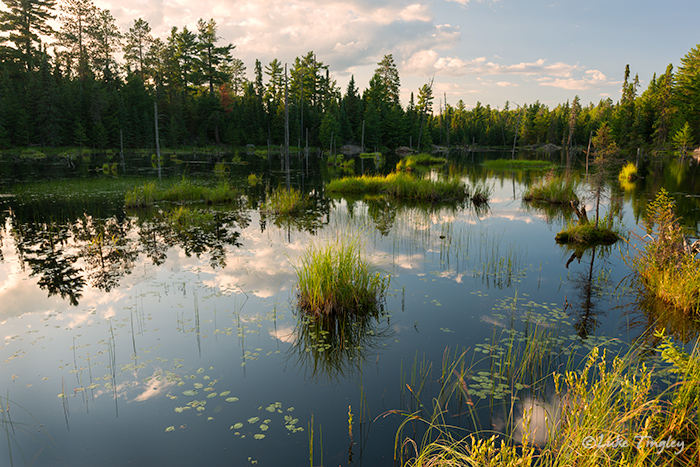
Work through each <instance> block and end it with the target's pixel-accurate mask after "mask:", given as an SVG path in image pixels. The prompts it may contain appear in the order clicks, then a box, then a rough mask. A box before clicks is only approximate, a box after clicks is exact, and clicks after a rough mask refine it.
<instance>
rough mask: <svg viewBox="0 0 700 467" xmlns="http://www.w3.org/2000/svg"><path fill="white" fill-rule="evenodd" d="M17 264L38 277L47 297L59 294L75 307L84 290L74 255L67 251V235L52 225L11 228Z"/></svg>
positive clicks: (32, 275) (64, 230) (76, 256)
mask: <svg viewBox="0 0 700 467" xmlns="http://www.w3.org/2000/svg"><path fill="white" fill-rule="evenodd" d="M12 235H13V237H14V240H15V245H16V249H17V256H18V258H19V260H20V264H22V266H23V267H24V266H25V265H27V266H29V268H30V269H31V273H30V276H31V277H34V276H39V281H38V284H39V287H40V288H42V289H43V290H46V291H47V292H48V294H49V297H51V296H53V295H59V296H60V297H61V298H63V299H68V300H69V302H70V304H71V305H73V306H77V305H78V301H79V299H80V297H81V296H82V290H83V288H84V287H85V279H84V278H83V276H82V273H81V270H80V269H79V268H76V267H75V263H76V261H77V260H78V255H76V254H73V253H71V252H70V248H69V237H70V235H69V232H68V231H67V230H66V229H61V228H59V227H58V226H57V225H56V224H55V223H47V224H29V225H19V226H17V227H16V228H14V229H13V231H12Z"/></svg>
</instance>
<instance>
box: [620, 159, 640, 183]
mask: <svg viewBox="0 0 700 467" xmlns="http://www.w3.org/2000/svg"><path fill="white" fill-rule="evenodd" d="M617 178H618V180H620V182H633V181H635V180H636V179H637V178H638V175H637V166H636V165H634V162H628V163H627V164H625V165H624V166H623V167H622V168H621V169H620V173H619V174H618V175H617Z"/></svg>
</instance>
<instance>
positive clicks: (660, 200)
mask: <svg viewBox="0 0 700 467" xmlns="http://www.w3.org/2000/svg"><path fill="white" fill-rule="evenodd" d="M644 222H645V227H646V235H645V236H644V240H645V242H646V243H645V244H644V247H643V249H641V250H638V251H637V254H636V255H635V256H634V258H632V259H631V261H628V263H630V264H631V267H632V269H633V271H634V272H635V274H636V277H637V280H638V282H639V283H640V285H641V286H642V287H644V288H645V289H646V290H647V291H648V292H649V293H650V294H651V295H653V296H656V297H658V299H660V300H661V301H663V302H665V303H667V304H668V305H670V306H672V307H673V308H675V309H676V310H678V311H680V312H682V313H686V314H692V315H694V316H696V317H697V314H698V313H700V260H699V259H698V258H697V248H696V247H694V246H692V245H689V244H688V240H687V238H686V236H685V235H684V233H683V229H682V227H681V226H680V224H679V222H678V219H677V218H676V214H675V201H674V200H673V199H672V198H671V197H670V195H669V194H668V192H667V191H666V190H664V189H663V188H662V189H661V190H659V193H658V194H657V195H656V198H655V199H654V201H653V202H651V203H650V204H649V206H648V207H647V215H646V217H645V220H644Z"/></svg>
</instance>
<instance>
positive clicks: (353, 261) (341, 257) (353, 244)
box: [294, 236, 389, 316]
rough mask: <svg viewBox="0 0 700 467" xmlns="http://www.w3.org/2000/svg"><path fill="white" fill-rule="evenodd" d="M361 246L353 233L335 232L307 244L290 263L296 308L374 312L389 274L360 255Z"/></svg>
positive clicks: (309, 311) (319, 311) (324, 312)
mask: <svg viewBox="0 0 700 467" xmlns="http://www.w3.org/2000/svg"><path fill="white" fill-rule="evenodd" d="M362 246H363V245H362V243H361V242H360V240H358V238H357V237H355V238H347V237H340V236H337V237H336V238H335V240H330V241H329V242H327V243H325V244H323V245H314V244H312V245H310V246H309V247H308V248H307V250H306V251H305V252H304V254H303V255H302V257H301V259H300V260H299V263H298V264H295V265H294V269H295V271H296V275H297V306H298V307H299V309H300V310H302V311H303V312H304V313H305V314H309V315H314V316H320V315H336V316H342V315H346V314H359V315H367V314H373V313H376V312H377V310H378V309H379V307H380V305H381V303H382V301H383V300H384V295H385V293H386V289H387V287H388V285H389V277H388V276H383V275H382V274H381V273H380V272H379V270H378V269H377V268H376V267H375V266H373V265H372V264H371V263H370V261H369V260H367V259H365V258H364V257H363V255H362Z"/></svg>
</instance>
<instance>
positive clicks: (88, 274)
mask: <svg viewBox="0 0 700 467" xmlns="http://www.w3.org/2000/svg"><path fill="white" fill-rule="evenodd" d="M10 212H11V215H10V219H11V222H10V223H9V225H11V227H10V233H11V235H12V236H13V239H14V243H15V248H16V252H17V257H18V259H19V262H20V264H21V265H22V267H23V268H24V267H27V266H28V267H29V268H30V269H31V272H30V276H38V277H39V280H38V285H39V287H41V288H42V289H43V290H46V291H47V292H48V294H49V296H54V295H58V296H60V297H61V298H63V299H68V300H69V301H70V303H71V305H73V306H77V305H78V303H79V301H80V298H81V296H82V292H83V290H84V288H85V286H86V284H89V285H90V286H91V287H94V288H96V289H98V290H102V291H105V292H110V291H111V290H113V289H115V288H116V287H118V286H119V284H120V282H121V280H122V278H123V277H124V276H126V275H128V274H130V273H131V271H132V270H133V268H134V265H135V263H136V261H137V259H138V256H139V254H141V253H143V254H145V255H146V257H147V258H149V259H150V260H151V261H153V263H154V264H156V265H161V264H163V263H164V262H165V260H166V259H167V254H168V251H169V250H170V249H171V248H174V247H177V248H181V249H182V250H183V251H184V252H185V254H186V255H188V256H190V255H196V256H197V257H199V256H200V255H203V254H206V255H208V256H209V263H210V265H211V267H212V268H214V269H216V268H222V267H225V266H226V257H227V247H228V246H234V247H239V246H240V243H239V237H240V232H238V231H237V230H236V227H246V226H247V225H248V224H249V222H250V218H249V217H248V216H247V215H245V214H242V213H241V212H239V211H237V210H231V209H221V210H214V209H195V208H190V207H185V206H181V207H178V208H171V209H167V210H165V211H161V210H158V211H151V212H139V213H136V215H135V216H132V217H127V216H125V215H124V213H123V212H121V213H118V214H117V215H113V216H109V217H100V216H97V215H92V214H90V213H89V212H88V210H83V211H82V212H81V213H80V214H78V215H76V213H73V212H72V211H70V210H66V211H60V213H61V215H60V216H56V217H60V220H56V219H54V218H52V217H53V216H54V215H55V211H51V212H46V213H43V214H42V213H37V212H36V211H34V212H33V214H34V215H32V216H22V217H25V220H21V218H20V217H18V216H16V215H13V214H14V212H13V211H10Z"/></svg>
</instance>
